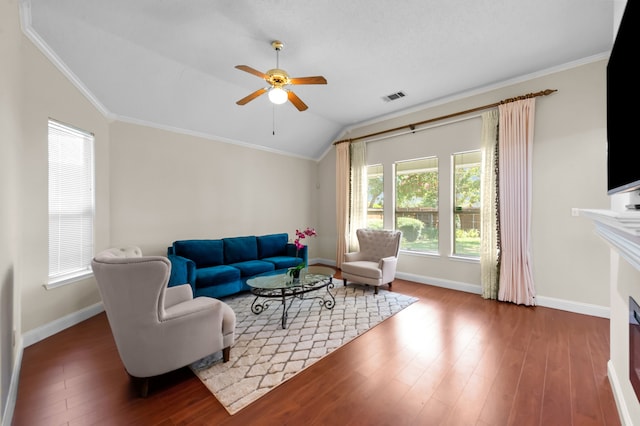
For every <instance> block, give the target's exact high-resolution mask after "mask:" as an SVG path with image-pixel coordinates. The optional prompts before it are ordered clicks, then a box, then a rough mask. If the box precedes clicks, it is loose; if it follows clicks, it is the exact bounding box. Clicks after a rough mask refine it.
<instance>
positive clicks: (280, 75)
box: [266, 68, 289, 87]
mask: <svg viewBox="0 0 640 426" xmlns="http://www.w3.org/2000/svg"><path fill="white" fill-rule="evenodd" d="M266 74H267V76H269V79H268V80H267V81H268V82H269V83H271V85H272V86H274V87H282V86H285V85H287V84H289V74H287V72H286V71H285V70H281V69H279V68H273V69H270V70H269V71H267V72H266Z"/></svg>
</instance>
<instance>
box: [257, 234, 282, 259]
mask: <svg viewBox="0 0 640 426" xmlns="http://www.w3.org/2000/svg"><path fill="white" fill-rule="evenodd" d="M256 239H257V241H258V259H264V258H265V257H276V256H285V255H286V254H287V242H288V241H289V235H288V234H286V233H285V234H270V235H261V236H259V237H256Z"/></svg>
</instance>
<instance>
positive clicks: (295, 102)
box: [288, 90, 309, 111]
mask: <svg viewBox="0 0 640 426" xmlns="http://www.w3.org/2000/svg"><path fill="white" fill-rule="evenodd" d="M288 96H289V101H290V102H291V103H292V104H293V105H294V106H295V107H296V108H298V111H304V110H305V109H307V108H309V107H308V106H307V105H306V104H305V103H304V102H302V100H300V98H299V97H298V95H296V94H295V93H293V92H292V91H291V90H289V92H288Z"/></svg>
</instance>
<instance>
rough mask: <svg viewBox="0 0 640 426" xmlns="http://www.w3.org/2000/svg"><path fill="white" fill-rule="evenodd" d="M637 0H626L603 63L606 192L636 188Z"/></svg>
mask: <svg viewBox="0 0 640 426" xmlns="http://www.w3.org/2000/svg"><path fill="white" fill-rule="evenodd" d="M639 2H640V0H628V1H627V4H626V6H625V10H624V13H623V15H622V19H621V21H620V26H619V27H618V33H617V34H616V38H615V41H614V43H613V48H612V49H611V55H610V57H609V62H608V63H607V193H608V194H609V195H612V194H616V193H620V192H629V191H636V190H640V144H639V143H638V133H639V132H640V125H639V123H640V116H639V115H638V112H637V111H638V109H637V108H635V107H634V106H633V105H634V104H635V101H636V100H638V99H640V85H639V84H640V78H639V77H640V71H638V68H637V67H636V66H635V65H634V62H635V58H634V57H636V56H637V55H638V52H639V51H640V48H639V45H638V41H637V40H639V39H640V17H639V16H638V15H639V13H640V4H639Z"/></svg>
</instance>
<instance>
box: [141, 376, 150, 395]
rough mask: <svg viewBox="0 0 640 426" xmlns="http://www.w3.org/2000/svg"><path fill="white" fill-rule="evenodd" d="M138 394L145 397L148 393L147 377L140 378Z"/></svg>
mask: <svg viewBox="0 0 640 426" xmlns="http://www.w3.org/2000/svg"><path fill="white" fill-rule="evenodd" d="M139 389H140V396H141V397H143V398H146V397H147V396H148V395H149V378H148V377H145V378H143V379H140V388H139Z"/></svg>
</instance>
